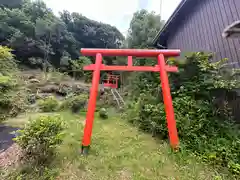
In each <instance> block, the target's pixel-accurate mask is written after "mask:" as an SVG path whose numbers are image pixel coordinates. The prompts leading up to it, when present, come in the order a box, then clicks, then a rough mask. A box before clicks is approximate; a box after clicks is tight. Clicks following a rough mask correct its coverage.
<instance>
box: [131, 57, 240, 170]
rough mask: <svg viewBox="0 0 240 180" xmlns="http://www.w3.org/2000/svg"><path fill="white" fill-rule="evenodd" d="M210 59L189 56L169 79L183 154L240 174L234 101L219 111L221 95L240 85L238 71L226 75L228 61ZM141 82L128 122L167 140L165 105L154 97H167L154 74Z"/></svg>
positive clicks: (239, 147)
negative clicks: (232, 111) (217, 92)
mask: <svg viewBox="0 0 240 180" xmlns="http://www.w3.org/2000/svg"><path fill="white" fill-rule="evenodd" d="M210 58H211V56H210V55H206V54H203V53H195V54H192V55H190V56H187V57H186V60H185V61H184V62H185V64H180V65H179V67H180V68H179V71H180V72H179V73H178V74H174V73H172V74H170V75H169V81H170V82H171V92H172V98H173V106H174V111H175V118H176V121H177V128H178V135H179V138H180V141H181V147H182V148H183V149H185V150H187V151H193V152H194V153H196V154H197V155H199V156H200V157H201V158H202V159H204V160H206V161H208V162H211V163H213V164H217V165H221V166H224V167H228V169H229V170H230V171H231V172H233V173H235V174H239V173H240V169H239V164H240V153H239V152H240V141H239V138H240V131H239V127H238V126H237V125H235V124H234V122H233V118H232V115H231V109H230V108H229V107H228V106H227V101H226V100H227V99H228V97H225V105H226V106H224V108H221V107H219V106H217V105H216V99H217V98H218V97H217V94H216V91H223V92H225V94H226V95H228V94H230V92H231V91H232V89H234V88H237V87H239V84H238V81H236V80H235V79H234V78H233V76H234V75H235V74H234V71H228V70H225V71H223V66H222V64H223V63H224V62H225V59H224V60H222V61H219V62H216V63H209V60H210ZM175 63H178V62H175ZM223 72H224V74H222V73H223ZM140 76H141V78H139V77H137V78H139V79H137V80H136V81H137V82H138V81H139V80H140V81H141V82H140V85H139V86H141V87H140V88H141V91H138V92H137V94H134V93H133V94H131V95H132V97H133V99H134V101H133V103H132V104H130V105H129V106H130V107H128V109H127V118H128V120H129V121H130V122H131V123H134V124H135V125H137V126H138V127H139V128H141V129H142V130H145V131H148V132H151V133H153V134H155V135H157V136H158V137H160V138H162V139H167V138H168V130H167V126H166V115H165V110H164V104H163V100H162V97H161V96H160V97H157V98H156V95H154V90H155V94H156V93H159V94H161V90H158V89H156V88H155V87H157V86H159V84H158V83H159V80H155V76H154V75H153V74H148V75H147V74H141V75H140ZM137 82H136V84H137ZM142 82H145V83H146V84H145V85H144V84H143V83H142ZM132 92H134V91H132Z"/></svg>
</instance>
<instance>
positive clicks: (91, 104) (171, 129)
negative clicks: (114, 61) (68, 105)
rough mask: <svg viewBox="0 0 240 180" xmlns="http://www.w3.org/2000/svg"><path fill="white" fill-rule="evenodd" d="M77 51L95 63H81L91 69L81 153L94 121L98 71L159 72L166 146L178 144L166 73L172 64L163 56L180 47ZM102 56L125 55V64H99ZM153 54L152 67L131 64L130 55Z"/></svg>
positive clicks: (176, 53)
mask: <svg viewBox="0 0 240 180" xmlns="http://www.w3.org/2000/svg"><path fill="white" fill-rule="evenodd" d="M81 54H82V55H85V56H96V61H95V64H90V65H87V66H85V67H84V68H83V69H84V70H89V71H93V77H92V87H91V90H90V97H89V101H88V110H87V115H86V123H85V128H84V135H83V140H82V153H84V154H86V153H88V150H89V147H90V143H91V136H92V128H93V121H94V112H95V108H96V100H97V93H98V85H99V80H100V71H152V72H159V73H160V80H161V85H162V93H163V101H164V105H165V111H166V119H167V127H168V133H169V140H170V145H171V147H172V148H173V149H177V148H178V146H179V139H178V134H177V128H176V121H175V117H174V109H173V104H172V97H171V92H170V87H169V81H168V75H167V72H177V71H178V68H177V67H176V66H169V65H167V64H166V63H165V57H170V56H179V55H180V50H147V49H85V48H83V49H81ZM102 56H127V57H128V65H127V66H107V65H104V64H102ZM133 56H134V57H156V58H157V60H158V65H155V66H133V62H132V57H133Z"/></svg>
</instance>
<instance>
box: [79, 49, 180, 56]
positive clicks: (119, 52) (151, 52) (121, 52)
mask: <svg viewBox="0 0 240 180" xmlns="http://www.w3.org/2000/svg"><path fill="white" fill-rule="evenodd" d="M180 52H181V51H180V50H179V49H171V50H156V49H89V48H82V49H81V53H82V55H84V56H96V54H98V53H99V54H101V55H102V56H134V57H158V55H159V54H162V55H164V57H169V56H171V57H172V56H179V55H180Z"/></svg>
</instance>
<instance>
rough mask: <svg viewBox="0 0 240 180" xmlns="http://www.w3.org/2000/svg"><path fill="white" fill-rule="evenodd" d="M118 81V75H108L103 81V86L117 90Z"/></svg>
mask: <svg viewBox="0 0 240 180" xmlns="http://www.w3.org/2000/svg"><path fill="white" fill-rule="evenodd" d="M118 79H119V76H118V75H111V74H108V75H107V79H104V81H105V82H104V83H103V86H104V87H110V88H113V89H117V88H118Z"/></svg>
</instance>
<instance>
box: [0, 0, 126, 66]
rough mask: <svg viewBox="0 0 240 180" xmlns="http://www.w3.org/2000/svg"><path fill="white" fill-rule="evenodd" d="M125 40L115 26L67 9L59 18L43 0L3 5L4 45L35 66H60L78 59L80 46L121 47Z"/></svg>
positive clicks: (0, 22) (1, 31) (21, 60)
mask: <svg viewBox="0 0 240 180" xmlns="http://www.w3.org/2000/svg"><path fill="white" fill-rule="evenodd" d="M122 41H123V35H122V34H121V33H120V32H119V31H118V30H117V29H116V28H115V27H113V26H110V25H108V24H104V23H100V22H96V21H93V20H90V19H88V18H86V17H84V16H83V15H81V14H79V13H69V12H67V11H64V12H61V13H60V18H58V17H57V16H55V15H54V14H53V12H52V11H51V10H50V9H49V8H48V7H47V6H46V5H45V3H44V2H43V1H39V0H37V1H30V0H23V1H21V0H16V1H14V2H12V3H10V2H8V1H6V2H5V1H4V2H3V4H2V5H1V7H0V42H1V45H5V46H8V47H11V48H12V49H14V54H15V55H16V57H17V59H18V61H19V63H21V64H25V65H28V66H31V67H38V68H39V67H40V68H42V69H47V67H48V66H51V65H53V66H55V67H60V65H61V64H62V63H66V62H68V61H70V60H71V59H73V60H75V59H78V58H79V55H80V54H79V50H80V48H83V47H87V48H106V47H107V48H118V47H119V46H120V45H121V44H122Z"/></svg>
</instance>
